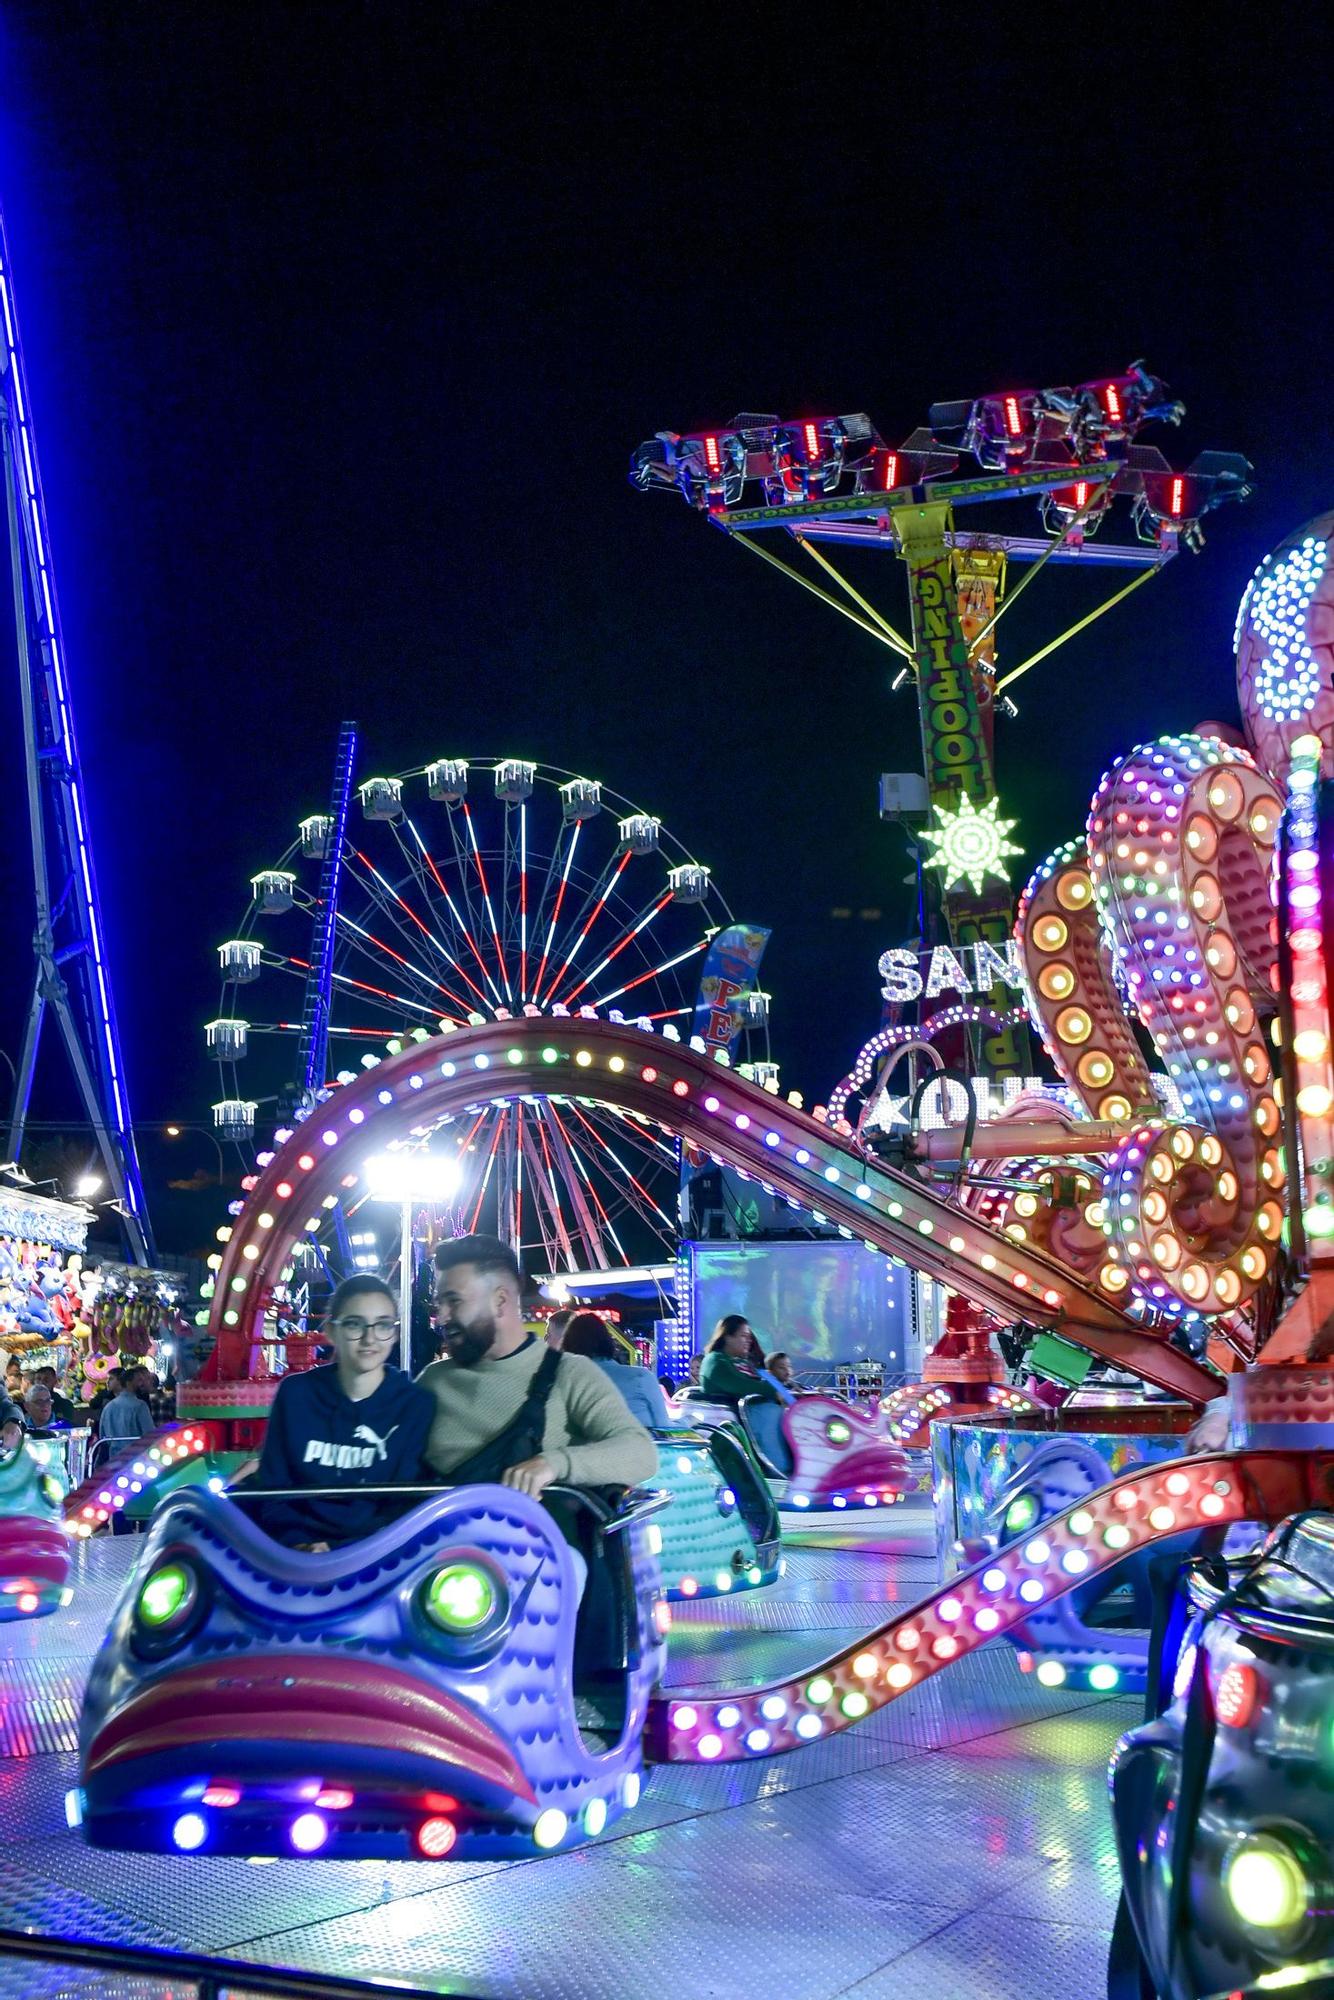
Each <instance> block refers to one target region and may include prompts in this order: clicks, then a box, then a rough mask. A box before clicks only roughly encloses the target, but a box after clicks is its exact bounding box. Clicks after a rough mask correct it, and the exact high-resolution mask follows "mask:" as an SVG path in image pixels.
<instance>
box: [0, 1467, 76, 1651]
mask: <svg viewBox="0 0 1334 2000" xmlns="http://www.w3.org/2000/svg"><path fill="white" fill-rule="evenodd" d="M64 1498H65V1481H64V1478H63V1476H62V1473H61V1469H60V1457H59V1446H58V1445H56V1444H55V1443H54V1442H50V1443H48V1442H47V1441H46V1440H45V1439H42V1438H25V1439H24V1441H23V1443H22V1444H20V1446H19V1447H18V1449H17V1450H16V1451H13V1452H11V1453H10V1454H9V1455H8V1457H6V1458H4V1459H0V1624H5V1623H8V1622H10V1621H12V1620H15V1619H24V1618H40V1617H44V1616H45V1615H46V1614H47V1613H48V1612H51V1611H58V1610H59V1609H60V1608H61V1607H62V1606H64V1605H66V1604H68V1603H69V1602H70V1600H71V1597H72V1596H73V1592H72V1591H71V1589H70V1588H69V1567H70V1546H69V1536H68V1534H67V1533H66V1530H65V1527H64V1524H63V1522H62V1520H61V1507H62V1504H63V1502H64Z"/></svg>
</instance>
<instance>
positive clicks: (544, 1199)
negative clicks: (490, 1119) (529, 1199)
mask: <svg viewBox="0 0 1334 2000" xmlns="http://www.w3.org/2000/svg"><path fill="white" fill-rule="evenodd" d="M533 1123H535V1124H536V1125H537V1129H538V1133H539V1135H540V1136H541V1137H542V1139H543V1144H542V1147H541V1149H540V1150H539V1147H538V1143H537V1140H536V1139H535V1138H534V1137H533V1134H532V1133H531V1132H530V1131H529V1129H528V1126H527V1125H526V1124H524V1123H523V1122H522V1121H521V1123H520V1127H519V1143H520V1145H521V1146H522V1147H523V1149H524V1152H525V1155H526V1157H527V1160H528V1177H529V1185H530V1186H531V1188H532V1190H533V1208H534V1210H535V1211H536V1213H537V1217H538V1228H539V1229H540V1230H541V1232H542V1239H543V1243H544V1244H545V1246H546V1252H547V1258H548V1261H549V1262H550V1264H551V1267H552V1269H553V1270H554V1269H555V1268H556V1262H557V1259H558V1258H559V1259H560V1260H562V1261H563V1262H564V1265H565V1268H566V1270H567V1271H573V1270H575V1269H576V1268H577V1266H576V1263H575V1256H574V1246H573V1244H572V1243H571V1241H570V1232H569V1230H568V1229H567V1228H566V1226H565V1217H564V1216H563V1215H562V1213H561V1207H560V1196H559V1194H558V1192H557V1188H556V1173H555V1168H554V1167H553V1166H552V1163H551V1154H550V1151H549V1149H548V1148H547V1146H546V1144H545V1134H544V1133H542V1128H541V1123H540V1121H538V1120H534V1121H533ZM543 1214H545V1216H546V1222H545V1225H544V1223H543V1221H542V1217H543Z"/></svg>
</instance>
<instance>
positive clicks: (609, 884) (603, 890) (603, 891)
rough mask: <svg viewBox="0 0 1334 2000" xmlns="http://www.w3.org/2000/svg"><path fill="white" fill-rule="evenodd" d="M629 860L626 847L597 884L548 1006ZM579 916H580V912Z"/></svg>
mask: <svg viewBox="0 0 1334 2000" xmlns="http://www.w3.org/2000/svg"><path fill="white" fill-rule="evenodd" d="M629 860H630V849H629V848H628V847H627V848H626V850H625V852H624V854H622V856H621V858H620V860H619V861H618V862H617V863H616V866H615V867H614V868H613V869H612V870H611V871H610V879H609V880H606V879H605V878H604V880H605V886H603V885H602V884H599V893H598V896H597V901H596V902H595V903H594V904H593V909H592V913H591V915H590V916H589V918H588V921H587V922H586V923H585V925H584V927H583V929H582V930H581V931H580V932H579V934H578V936H577V937H576V938H575V941H574V943H573V944H572V945H571V946H570V949H569V951H568V952H567V953H566V955H565V963H564V965H562V967H561V969H560V971H559V972H558V973H557V974H556V977H555V978H554V979H553V980H552V982H551V985H550V986H549V987H548V989H547V994H546V999H547V1003H548V1004H550V1003H551V1001H552V999H553V997H554V995H555V991H556V988H557V987H558V986H559V985H560V983H561V980H562V979H564V977H565V975H566V973H567V972H568V971H569V969H570V967H571V966H572V965H573V964H574V961H575V959H576V958H577V957H578V956H579V953H580V951H581V950H582V949H583V945H584V942H585V940H586V939H587V937H588V933H589V932H590V931H591V930H592V928H593V926H594V924H595V923H596V922H597V920H598V918H599V917H600V916H601V914H602V912H603V910H605V909H606V907H607V898H608V897H609V896H610V895H611V892H612V890H613V889H614V888H615V887H616V884H617V883H618V882H619V881H620V879H621V876H622V875H623V874H624V872H625V869H626V866H627V864H628V862H629ZM584 907H585V908H587V907H588V906H587V902H585V905H584ZM580 914H581V915H582V912H581V913H580ZM575 921H576V922H578V918H576V919H575Z"/></svg>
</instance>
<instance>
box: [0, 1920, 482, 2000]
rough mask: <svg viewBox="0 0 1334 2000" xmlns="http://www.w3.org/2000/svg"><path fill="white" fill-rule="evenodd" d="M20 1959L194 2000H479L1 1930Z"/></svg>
mask: <svg viewBox="0 0 1334 2000" xmlns="http://www.w3.org/2000/svg"><path fill="white" fill-rule="evenodd" d="M3 1957H8V1958H23V1959H29V1960H34V1961H37V1962H38V1963H41V1964H46V1965H53V1966H55V1967H56V1968H57V1969H60V1970H69V1969H72V1968H82V1969H85V1970H87V1971H90V1972H114V1973H119V1974H121V1975H122V1976H123V1977H127V1978H129V1977H135V1978H141V1979H142V1978H149V1979H162V1980H164V1981H167V1980H177V1981H180V1980H185V1981H188V1982H189V1983H190V1984H192V1985H193V1986H194V1988H195V1990H196V1993H197V1994H198V2000H226V1996H227V1995H228V1994H231V1995H234V1996H237V2000H240V1996H242V1995H245V1996H249V2000H384V1995H385V1994H386V1992H388V1993H397V1994H401V1995H404V1996H406V2000H481V1996H480V1995H478V1994H475V1993H466V1992H464V1990H463V1988H462V1987H458V1986H452V1987H449V1988H445V1987H442V1986H432V1987H431V1988H430V1989H429V1991H428V1990H427V1988H426V1987H424V1986H409V1985H407V1984H406V1983H405V1982H404V1981H403V1980H399V1979H373V1980H366V1979H346V1978H344V1977H342V1976H341V1975H340V1974H337V1973H330V1972H303V1971H301V1970H299V1969H298V1968H297V1967H295V1966H279V1965H262V1964H260V1963H258V1962H256V1963H253V1964H252V1963H250V1962H249V1961H247V1960H243V1959H232V1958H228V1959H217V1958H206V1957H205V1956H204V1955H203V1954H202V1953H200V1952H193V1951H161V1950H159V1949H157V1947H156V1946H152V1947H150V1946H147V1945H134V1944H100V1943H95V1942H93V1941H92V1940H90V1939H87V1938H48V1937H38V1936H36V1935H35V1934H34V1933H33V1932H31V1931H14V1930H5V1929H0V1958H3Z"/></svg>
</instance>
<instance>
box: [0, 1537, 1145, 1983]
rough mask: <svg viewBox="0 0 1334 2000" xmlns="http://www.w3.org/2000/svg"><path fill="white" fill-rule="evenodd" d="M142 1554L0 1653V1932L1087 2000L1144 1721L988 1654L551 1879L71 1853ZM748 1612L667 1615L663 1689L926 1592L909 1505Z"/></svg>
mask: <svg viewBox="0 0 1334 2000" xmlns="http://www.w3.org/2000/svg"><path fill="white" fill-rule="evenodd" d="M135 1549H136V1544H135V1542H134V1540H132V1539H131V1538H128V1537H127V1538H123V1539H117V1540H112V1539H109V1538H106V1537H98V1538H97V1539H95V1540H93V1541H90V1542H85V1543H82V1544H80V1545H79V1546H78V1548H77V1550H76V1554H75V1565H76V1570H75V1575H74V1577H73V1578H72V1581H73V1582H74V1584H75V1587H76V1596H75V1601H74V1603H73V1604H72V1605H71V1606H70V1607H69V1608H68V1609H67V1610H66V1611H63V1612H60V1613H57V1614H56V1615H55V1616H53V1617H51V1618H47V1619H43V1620H41V1621H40V1622H34V1623H32V1624H25V1625H18V1624H13V1625H6V1626H4V1627H0V1663H2V1665H0V1928H5V1927H11V1928H16V1929H19V1928H25V1927H32V1928H33V1929H35V1930H38V1931H40V1932H43V1933H45V1934H46V1935H48V1936H51V1937H60V1936H66V1937H69V1936H76V1937H86V1938H92V1939H99V1940H105V1941H107V1942H120V1943H127V1944H128V1943H133V1944H137V1945H147V1946H158V1947H162V1948H176V1949H187V1950H192V1951H198V1952H205V1953H217V1954H219V1955H221V1956H224V1957H228V1958H237V1959H242V1960H249V1961H252V1962H258V1963H261V1964H269V1965H292V1966H297V1967H301V1968H303V1969H307V1970H312V1971H325V1972H337V1973H340V1974H343V1975H347V1976H350V1975H354V1974H355V1975H359V1976H361V1977H363V1978H371V1977H375V1976H380V1977H384V1978H387V1979H391V1980H399V1981H402V1982H405V1983H407V1984H409V1985H412V1986H415V1987H417V1988H419V1989H424V1990H426V1991H428V1992H439V1993H442V1994H449V1993H461V1994H466V1995H478V1996H482V1995H485V1996H493V1995H494V1996H497V2000H500V1996H506V1997H507V2000H508V1996H514V2000H520V1996H522V2000H660V1996H661V1995H662V1993H663V1992H664V1991H665V1990H669V1989H670V1991H671V1992H672V1994H673V1996H674V2000H732V1996H737V2000H740V1996H742V1995H751V1994H767V1995H772V1996H773V2000H890V1996H894V1997H895V2000H898V1996H900V1995H902V1994H904V1993H914V1994H920V1995H921V1996H923V2000H954V1996H956V1995H957V1996H960V2000H962V1996H965V1995H972V1994H975V1993H979V1992H980V1993H985V1994H986V1995H987V1996H988V2000H1099V1996H1100V1995H1101V1994H1102V1992H1103V1990H1104V1986H1103V1982H1104V1979H1105V1965H1106V1956H1107V1946H1108V1940H1109V1936H1110V1931H1111V1926H1112V1919H1113V1914H1114V1911H1115V1906H1116V1896H1117V1891H1118V1886H1119V1883H1118V1876H1117V1869H1116V1862H1115V1857H1114V1852H1113V1844H1112V1831H1111V1822H1110V1817H1109V1813H1108V1807H1107V1789H1106V1780H1105V1773H1106V1767H1107V1758H1108V1756H1109V1754H1110V1752H1111V1749H1112V1746H1113V1744H1114V1743H1115V1741H1116V1738H1117V1737H1118V1735H1119V1734H1120V1733H1121V1732H1122V1730H1124V1729H1125V1728H1127V1727H1128V1726H1129V1725H1130V1724H1131V1723H1132V1722H1133V1721H1135V1720H1137V1719H1138V1704H1137V1703H1132V1702H1130V1701H1126V1700H1118V1699H1112V1698H1106V1697H1098V1696H1096V1695H1091V1694H1086V1693H1081V1694H1062V1693H1059V1692H1053V1691H1052V1690H1049V1689H1046V1688H1043V1687H1040V1686H1038V1685H1037V1684H1036V1682H1035V1681H1034V1680H1033V1679H1032V1678H1031V1677H1026V1676H1024V1675H1023V1674H1022V1673H1021V1672H1020V1670H1019V1666H1018V1663H1017V1660H1016V1656H1015V1654H1014V1653H1013V1651H1012V1650H1011V1649H1010V1648H1009V1647H1008V1646H1006V1645H1000V1644H994V1645H989V1646H986V1647H984V1648H983V1649H982V1650H981V1651H980V1652H978V1653H976V1654H973V1655H970V1656H969V1657H966V1658H965V1659H963V1660H962V1661H960V1662H959V1663H958V1664H957V1665H956V1666H954V1667H952V1668H951V1669H949V1670H948V1671H947V1672H945V1673H942V1674H940V1675H938V1676H937V1677H936V1678H934V1679H932V1680H931V1681H929V1682H927V1683H926V1684H925V1685H923V1686H922V1687H921V1688H918V1689H915V1690H913V1691H911V1692H910V1693H908V1694H906V1695H904V1696H903V1697H901V1698H900V1699H899V1700H898V1701H896V1702H894V1703H893V1704H892V1705H891V1706H890V1707H889V1708H887V1709H886V1710H885V1711H884V1712H883V1713H881V1714H879V1715H875V1716H873V1717H871V1718H869V1719H868V1720H867V1721H866V1722H864V1723H861V1724H859V1725H858V1726H857V1727H856V1728H855V1729H851V1730H849V1731H848V1732H847V1733H846V1734H843V1735H840V1736H837V1737H834V1738H831V1739H830V1740H829V1741H827V1742H825V1743H821V1744H817V1745H815V1746H814V1747H812V1748H810V1749H803V1750H799V1751H797V1752H795V1753H793V1754H792V1755H790V1756H787V1757H781V1758H776V1759H771V1760H769V1761H758V1760H757V1761H755V1762H753V1763H748V1764H744V1765H737V1764H730V1765H723V1766H702V1765H697V1764H696V1765H676V1766H672V1767H670V1768H660V1769H658V1770H656V1771H654V1772H653V1773H652V1774H651V1777H650V1781H649V1784H648V1787H647V1790H646V1792H645V1795H644V1798H643V1800H642V1802H641V1803H640V1805H639V1807H638V1808H637V1810H636V1811H635V1812H634V1813H632V1814H630V1815H628V1816H627V1817H626V1818H625V1819H623V1820H621V1821H619V1822H618V1823H617V1824H616V1825H615V1827H614V1828H613V1829H612V1830H611V1831H610V1832H609V1833H608V1834H607V1835H606V1836H605V1837H604V1838H603V1839H602V1840H600V1841H598V1842H595V1843H593V1844H592V1845H590V1846H586V1847H583V1848H579V1849H576V1850H574V1851H573V1852H571V1853H569V1854H564V1855H557V1856H555V1857H550V1858H544V1859H535V1860H532V1861H521V1862H507V1863H490V1864H477V1865H468V1864H458V1865H456V1866H454V1865H450V1864H449V1863H443V1864H431V1863H428V1862H390V1863H385V1862H333V1861H317V1862H283V1861H275V1862H266V1863H262V1864H261V1863H254V1862H244V1861H235V1860H225V1859H203V1858H195V1857H190V1856H184V1855H183V1856H181V1857H180V1858H179V1859H176V1858H171V1859H168V1858H164V1857H149V1856H145V1855H139V1854H124V1855H121V1854H114V1853H107V1852H98V1851H96V1850H93V1849H90V1848H87V1847H85V1846H84V1845H83V1843H82V1841H81V1840H80V1838H79V1837H78V1835H77V1834H74V1833H71V1832H69V1831H68V1829H67V1828H66V1825H65V1818H64V1803H63V1801H64V1795H65V1792H66V1790H67V1789H68V1788H69V1787H70V1786H71V1785H72V1784H73V1782H74V1775H75V1760H74V1754H73V1752H74V1742H75V1735H76V1730H77V1720H78V1706H79V1698H80V1694H81V1690H82V1684H83V1680H84V1677H85V1675H86V1672H87V1669H88V1665H89V1661H90V1659H91V1655H92V1653H93V1651H94V1649H95V1647H96V1645H97V1643H98V1641H99V1639H100V1637H101V1633H102V1630H103V1627H104V1625H105V1622H106V1618H107V1616H108V1613H109V1611H110V1608H111V1605H112V1602H113V1600H114V1597H115V1595H116V1592H117V1590H118V1589H119V1586H120V1583H121V1581H122V1579H123V1577H124V1574H125V1571H126V1569H127V1567H128V1565H129V1564H130V1563H131V1562H132V1560H133V1557H134V1554H135ZM787 1553H788V1571H787V1575H786V1576H785V1577H784V1578H783V1579H782V1580H781V1581H779V1582H778V1583H776V1584H774V1585H772V1586H771V1587H770V1588H769V1589H767V1590H765V1591H760V1592H753V1593H747V1594H746V1595H745V1596H744V1597H738V1598H733V1599H726V1598H715V1599H709V1600H704V1601H696V1602H690V1603H683V1604H679V1605H676V1606H675V1607H674V1612H675V1617H674V1623H673V1632H672V1646H671V1667H670V1670H669V1678H670V1679H671V1680H673V1681H675V1682H676V1683H678V1684H680V1685H685V1684H687V1683H688V1684H690V1685H691V1686H695V1687H702V1686H706V1685H708V1684H711V1683H716V1684H717V1685H719V1686H723V1685H727V1686H732V1687H739V1686H741V1685H743V1684H745V1683H746V1682H748V1681H749V1682H753V1683H760V1682H763V1681H767V1680H771V1679H773V1678H775V1677H776V1676H780V1675H782V1674H783V1673H785V1672H789V1671H791V1670H794V1669H796V1668H798V1667H799V1666H800V1665H801V1664H802V1663H803V1662H804V1661H808V1660H810V1659H813V1658H818V1657H820V1656H821V1655H822V1654H823V1653H825V1652H827V1651H828V1650H829V1649H830V1645H831V1642H832V1643H835V1644H836V1643H839V1642H840V1641H841V1640H842V1641H846V1640H847V1639H848V1638H850V1637H851V1636H852V1635H853V1634H855V1633H857V1632H859V1631H864V1630H869V1629H870V1628H871V1627H872V1626H874V1625H876V1624H877V1623H879V1622H880V1621H881V1620H882V1619H883V1618H884V1616H885V1615H886V1611H887V1610H888V1609H889V1608H891V1607H892V1606H893V1605H895V1604H909V1603H911V1602H913V1601H914V1600H915V1599H916V1598H917V1597H918V1596H920V1595H923V1594H925V1592H926V1591H927V1590H929V1589H930V1588H931V1587H932V1584H933V1583H934V1580H935V1563H934V1557H933V1553H932V1528H931V1518H930V1509H929V1505H928V1504H927V1503H925V1502H923V1501H921V1500H913V1501H909V1502H908V1503H907V1504H906V1505H904V1506H902V1507H897V1508H895V1509H894V1512H893V1516H892V1519H891V1518H890V1517H888V1516H883V1517H877V1518H876V1519H874V1520H870V1519H861V1520H858V1521H857V1522H855V1523H850V1522H848V1521H847V1519H846V1518H845V1517H843V1516H837V1515H830V1516H825V1517H820V1518H817V1519H816V1520H813V1521H811V1522H809V1523H803V1524H802V1528H801V1529H800V1530H799V1531H798V1532H797V1533H796V1534H795V1535H794V1536H792V1537H791V1539H790V1545H789V1547H788V1551H787ZM169 1990H174V1991H176V1992H178V1993H179V1992H180V1991H181V1990H182V1989H181V1987H180V1983H179V1982H176V1984H175V1987H174V1989H173V1986H172V1982H171V1981H170V1980H161V1981H159V1980H156V1979H144V1978H142V1977H140V1978H136V1979H129V1978H127V1979H126V1980H125V1981H124V1982H119V1981H115V1980H111V1979H109V1978H108V1976H107V1975H106V1974H91V1973H76V1972H73V1971H70V1972H64V1973H56V1972H55V1971H51V1972H47V1971H45V1970H42V1969H39V1968H38V1967H36V1966H34V1965H31V1964H21V1963H14V1962H12V1961H7V1960H4V1959H0V2000H19V1996H22V2000H76V1996H77V2000H84V1996H85V1995H87V1996H89V2000H91V1996H93V1995H99V1996H109V2000H119V1995H120V1994H121V1992H122V1991H123V1992H124V1993H125V1994H126V1995H128V1994H130V1993H133V1994H134V1995H135V1996H136V2000H162V1996H164V1995H165V1994H166V1993H167V1992H168V1991H169Z"/></svg>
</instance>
